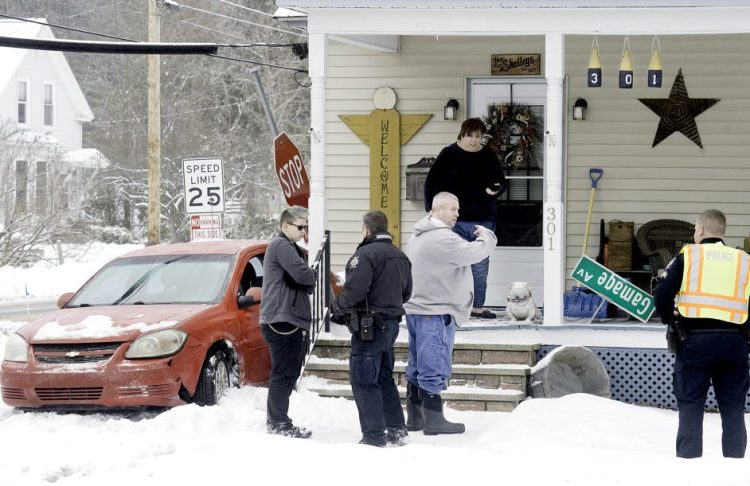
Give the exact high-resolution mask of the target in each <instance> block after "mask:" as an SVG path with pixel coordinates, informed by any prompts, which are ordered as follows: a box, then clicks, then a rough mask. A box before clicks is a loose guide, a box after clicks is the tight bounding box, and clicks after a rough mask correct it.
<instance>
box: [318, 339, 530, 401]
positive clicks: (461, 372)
mask: <svg viewBox="0 0 750 486" xmlns="http://www.w3.org/2000/svg"><path fill="white" fill-rule="evenodd" d="M537 349H539V345H538V344H496V343H492V344H488V343H463V342H461V343H456V344H455V346H454V350H453V376H452V377H451V379H450V383H449V386H448V389H447V390H446V391H444V392H443V393H442V394H441V395H442V397H443V399H444V400H445V402H446V405H448V406H449V407H451V408H455V409H459V410H477V411H503V412H510V411H512V410H513V409H514V408H515V407H516V406H517V405H518V404H519V403H520V402H521V401H523V400H524V399H525V398H526V391H527V389H528V380H529V372H530V370H531V366H533V365H534V364H535V363H536V351H537ZM394 353H395V355H396V364H395V367H394V374H393V377H394V379H395V380H396V383H397V384H398V385H399V393H400V394H401V398H402V399H405V398H406V387H405V386H406V378H405V368H406V360H407V357H408V344H407V342H406V341H397V342H396V345H395V346H394ZM348 359H349V340H348V339H342V338H320V339H318V341H317V343H316V344H315V348H314V350H313V356H312V357H311V359H310V362H309V363H308V365H307V367H306V369H305V376H306V378H304V379H303V383H304V386H305V388H307V389H308V390H310V391H313V392H315V393H318V394H319V395H320V396H325V397H345V398H352V391H351V386H350V385H349V363H348Z"/></svg>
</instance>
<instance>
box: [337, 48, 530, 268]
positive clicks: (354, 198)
mask: <svg viewBox="0 0 750 486" xmlns="http://www.w3.org/2000/svg"><path fill="white" fill-rule="evenodd" d="M543 49H544V38H543V37H542V36H534V37H505V38H499V37H432V36H430V37H426V36H418V37H417V36H411V37H409V36H404V37H402V38H401V47H400V53H399V54H388V53H383V52H377V51H371V50H367V49H362V48H357V47H351V46H348V45H343V44H340V43H338V42H334V41H332V42H331V43H330V46H329V58H328V71H327V80H326V197H327V198H328V228H329V229H330V230H331V233H332V237H331V241H332V248H331V253H332V263H333V265H334V268H335V269H336V270H340V269H342V268H343V266H344V264H345V263H346V261H347V259H348V258H349V256H351V254H352V253H353V252H354V249H355V247H356V245H357V244H358V243H359V242H360V241H361V239H362V236H361V232H360V228H361V225H360V221H361V217H362V214H363V213H364V212H365V211H367V210H369V209H370V208H369V169H368V164H369V147H367V146H366V145H364V144H363V143H362V142H361V141H360V140H359V139H358V138H357V136H356V135H355V134H354V133H353V132H352V131H351V130H350V129H349V127H347V126H346V125H345V124H344V123H343V122H342V121H341V120H340V119H339V118H338V116H339V115H342V114H367V113H369V112H371V111H372V110H373V109H374V106H373V104H372V93H373V91H374V90H375V89H376V88H378V87H381V86H388V87H390V88H393V90H394V91H395V92H396V96H397V98H398V101H397V103H396V109H397V110H398V111H399V112H400V113H402V114H421V113H424V114H428V113H429V114H432V118H431V119H430V120H429V121H428V122H427V124H426V125H425V126H424V127H423V128H422V129H421V130H420V131H419V132H418V133H417V134H416V135H415V136H414V138H412V139H411V140H410V141H409V143H408V144H406V145H403V146H402V147H401V198H402V201H401V228H402V231H401V242H402V247H405V243H406V241H407V240H408V238H409V236H410V235H411V232H412V228H413V225H414V222H415V221H417V220H418V219H419V218H421V217H422V216H423V215H424V214H425V213H424V207H423V204H422V202H421V201H407V200H405V199H404V198H405V197H406V177H405V170H406V166H407V165H411V164H414V163H415V162H418V161H419V159H421V158H422V157H434V156H436V155H437V154H438V152H439V151H440V150H441V149H442V148H443V147H444V146H446V145H448V144H450V143H452V142H454V141H455V139H456V135H457V134H458V130H459V128H460V124H461V121H463V119H464V117H465V114H466V77H467V76H489V75H490V56H491V54H508V53H542V52H543ZM542 75H543V73H542ZM449 97H452V98H455V99H457V100H458V101H459V103H460V108H459V117H458V120H456V121H445V120H443V106H444V105H445V103H446V101H447V100H448V98H449Z"/></svg>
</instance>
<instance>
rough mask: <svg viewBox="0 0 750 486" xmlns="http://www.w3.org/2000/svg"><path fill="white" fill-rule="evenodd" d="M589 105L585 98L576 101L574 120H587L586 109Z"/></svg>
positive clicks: (574, 104)
mask: <svg viewBox="0 0 750 486" xmlns="http://www.w3.org/2000/svg"><path fill="white" fill-rule="evenodd" d="M588 107H589V104H588V102H587V101H586V100H584V99H583V98H578V99H576V101H575V103H573V119H574V120H585V119H586V108H588Z"/></svg>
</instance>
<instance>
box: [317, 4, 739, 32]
mask: <svg viewBox="0 0 750 486" xmlns="http://www.w3.org/2000/svg"><path fill="white" fill-rule="evenodd" d="M706 3H707V2H706ZM724 3H731V4H733V5H734V6H718V7H717V6H710V7H709V6H706V7H703V6H699V7H694V6H690V7H603V8H594V7H567V8H543V7H536V8H531V7H528V8H506V7H497V8H461V9H457V8H452V9H448V8H430V9H427V8H414V7H412V8H403V7H402V8H346V7H333V8H321V7H306V8H305V11H306V12H307V15H308V22H307V30H308V32H309V33H311V34H316V33H322V34H330V35H337V36H347V37H352V36H371V35H373V36H383V35H386V36H393V35H482V36H508V35H542V34H545V33H553V32H560V33H564V34H572V35H576V34H580V35H594V34H596V35H655V34H658V35H671V34H675V35H679V34H736V33H748V32H750V2H724Z"/></svg>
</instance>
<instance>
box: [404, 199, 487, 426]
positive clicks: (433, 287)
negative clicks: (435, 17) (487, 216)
mask: <svg viewBox="0 0 750 486" xmlns="http://www.w3.org/2000/svg"><path fill="white" fill-rule="evenodd" d="M458 210H459V205H458V199H457V198H456V196H454V195H453V194H451V193H449V192H440V193H438V194H436V195H435V197H434V199H433V200H432V211H431V212H430V214H428V215H427V216H425V217H424V218H422V219H420V220H419V221H417V223H416V224H415V225H414V233H413V234H412V236H411V238H409V242H408V245H407V250H406V254H407V255H408V256H409V259H410V260H411V262H412V281H413V288H412V294H411V299H410V300H409V302H407V303H406V304H404V309H405V310H406V323H407V327H408V330H409V361H408V364H407V366H406V380H407V389H406V390H407V403H406V412H407V415H408V419H407V423H406V426H407V428H408V429H409V430H423V431H424V434H425V435H436V434H460V433H462V432H464V424H460V423H452V422H448V421H447V420H445V417H444V416H443V402H442V399H441V398H440V392H441V391H443V390H445V389H446V388H447V383H448V378H449V377H450V375H451V357H452V355H453V340H454V337H455V333H456V324H457V323H463V322H466V321H467V320H469V317H470V314H471V307H472V302H473V299H474V284H473V277H472V273H471V265H472V264H474V263H477V262H480V261H482V260H483V259H485V258H487V257H489V256H490V254H491V253H492V251H493V250H494V249H495V246H496V245H497V237H496V236H495V234H494V233H493V232H492V231H491V230H489V229H488V228H485V227H484V226H476V227H475V229H474V234H475V235H476V236H477V238H476V240H474V241H471V242H469V241H466V240H465V239H463V238H461V237H460V236H458V235H457V234H456V233H454V232H453V230H452V229H451V228H453V226H454V225H455V224H456V221H457V219H458Z"/></svg>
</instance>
